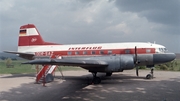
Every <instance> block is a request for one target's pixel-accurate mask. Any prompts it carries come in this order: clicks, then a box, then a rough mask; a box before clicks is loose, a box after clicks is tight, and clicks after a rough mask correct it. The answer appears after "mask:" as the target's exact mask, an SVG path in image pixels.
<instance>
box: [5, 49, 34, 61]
mask: <svg viewBox="0 0 180 101" xmlns="http://www.w3.org/2000/svg"><path fill="white" fill-rule="evenodd" d="M4 52H5V53H11V54H18V55H19V57H22V58H25V59H29V60H32V59H33V57H34V56H35V55H34V53H22V52H16V51H4Z"/></svg>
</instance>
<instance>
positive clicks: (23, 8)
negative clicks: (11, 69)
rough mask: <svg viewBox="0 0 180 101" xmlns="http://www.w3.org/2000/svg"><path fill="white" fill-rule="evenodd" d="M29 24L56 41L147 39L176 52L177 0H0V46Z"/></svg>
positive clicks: (13, 44) (179, 35)
mask: <svg viewBox="0 0 180 101" xmlns="http://www.w3.org/2000/svg"><path fill="white" fill-rule="evenodd" d="M25 24H35V25H36V27H37V29H38V30H39V32H40V33H41V35H42V37H43V38H44V40H45V41H48V42H56V43H61V44H77V43H78V44H81V43H82V44H84V43H111V42H113V43H114V42H151V43H154V42H155V43H157V44H161V45H164V46H165V47H166V48H167V49H168V50H169V51H171V52H176V53H180V0H46V1H44V0H0V51H3V50H11V51H16V50H17V44H18V35H19V28H20V26H22V25H25Z"/></svg>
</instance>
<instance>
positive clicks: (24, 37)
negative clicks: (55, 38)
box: [18, 24, 57, 46]
mask: <svg viewBox="0 0 180 101" xmlns="http://www.w3.org/2000/svg"><path fill="white" fill-rule="evenodd" d="M34 45H57V44H56V43H50V42H45V41H44V40H43V39H42V37H41V35H40V33H39V32H38V30H37V28H36V26H35V25H33V24H27V25H23V26H21V27H20V31H19V42H18V46H34Z"/></svg>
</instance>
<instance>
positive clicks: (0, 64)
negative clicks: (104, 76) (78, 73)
mask: <svg viewBox="0 0 180 101" xmlns="http://www.w3.org/2000/svg"><path fill="white" fill-rule="evenodd" d="M22 62H25V60H15V61H11V64H12V65H14V67H13V68H7V66H6V63H7V60H0V74H22V73H36V69H35V65H27V64H26V65H23V64H21V63H22ZM61 69H62V70H63V71H69V70H83V69H82V68H80V67H70V66H68V67H67V66H61ZM142 69H146V67H145V66H143V68H142ZM155 69H156V70H169V71H180V60H174V61H173V62H169V63H166V64H162V65H156V66H155ZM56 71H58V69H56Z"/></svg>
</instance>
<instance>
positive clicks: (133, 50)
mask: <svg viewBox="0 0 180 101" xmlns="http://www.w3.org/2000/svg"><path fill="white" fill-rule="evenodd" d="M4 52H7V53H13V54H18V55H19V56H20V57H22V58H25V59H29V60H30V61H28V62H25V63H24V64H35V65H58V66H79V67H81V68H84V69H86V70H88V71H89V72H91V73H92V75H93V79H92V83H94V84H98V83H100V82H101V78H100V77H98V76H97V75H96V74H97V73H98V72H102V73H106V76H111V75H112V73H114V72H123V70H130V69H134V68H136V75H137V76H138V75H139V74H138V66H146V67H147V68H151V72H150V74H148V75H147V76H146V78H147V79H149V78H151V77H152V76H153V68H154V65H155V64H162V63H166V62H169V61H172V60H174V59H175V57H176V55H175V54H174V53H171V52H169V51H168V50H167V49H166V47H165V46H163V45H159V44H155V43H149V42H122V43H98V44H70V45H62V44H57V43H52V42H46V41H44V40H43V38H42V37H41V35H40V33H39V31H38V30H37V28H36V26H35V25H34V24H26V25H23V26H21V27H20V31H19V41H18V51H17V52H16V51H4ZM52 56H54V57H55V58H40V59H35V58H38V57H52ZM57 57H60V58H57Z"/></svg>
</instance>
